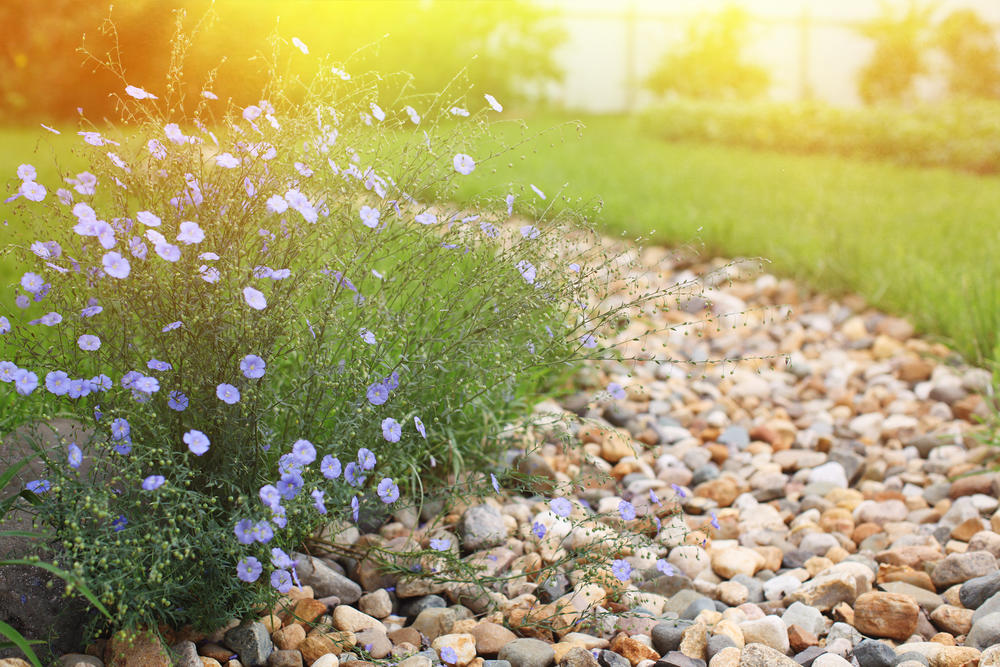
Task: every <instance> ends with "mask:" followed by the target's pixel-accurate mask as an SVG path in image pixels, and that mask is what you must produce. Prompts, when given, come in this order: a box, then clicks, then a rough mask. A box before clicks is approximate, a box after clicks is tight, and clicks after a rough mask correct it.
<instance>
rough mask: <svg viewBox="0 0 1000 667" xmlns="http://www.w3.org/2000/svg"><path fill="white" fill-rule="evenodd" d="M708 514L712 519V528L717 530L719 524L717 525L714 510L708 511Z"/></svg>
mask: <svg viewBox="0 0 1000 667" xmlns="http://www.w3.org/2000/svg"><path fill="white" fill-rule="evenodd" d="M709 514H710V515H711V516H712V521H711V523H712V528H715V529H716V530H719V528H720V526H719V517H717V516H715V512H709Z"/></svg>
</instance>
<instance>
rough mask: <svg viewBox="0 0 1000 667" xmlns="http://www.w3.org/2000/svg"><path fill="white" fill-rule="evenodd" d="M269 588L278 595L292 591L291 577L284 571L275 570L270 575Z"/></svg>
mask: <svg viewBox="0 0 1000 667" xmlns="http://www.w3.org/2000/svg"><path fill="white" fill-rule="evenodd" d="M271 587H272V588H274V589H276V590H277V591H278V592H279V593H287V592H288V591H290V590H292V575H290V574H289V573H288V572H287V571H286V570H275V571H274V572H272V573H271Z"/></svg>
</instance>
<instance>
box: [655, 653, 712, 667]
mask: <svg viewBox="0 0 1000 667" xmlns="http://www.w3.org/2000/svg"><path fill="white" fill-rule="evenodd" d="M653 667H705V661H704V660H699V659H698V658H690V657H688V656H686V655H684V654H683V653H681V652H680V651H671V652H670V653H668V654H666V655H665V656H663V657H662V658H660V659H659V660H657V661H656V662H655V663H653Z"/></svg>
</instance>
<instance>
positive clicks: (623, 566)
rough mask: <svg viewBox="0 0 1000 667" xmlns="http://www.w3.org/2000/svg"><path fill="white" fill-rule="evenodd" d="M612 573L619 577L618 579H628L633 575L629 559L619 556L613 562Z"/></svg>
mask: <svg viewBox="0 0 1000 667" xmlns="http://www.w3.org/2000/svg"><path fill="white" fill-rule="evenodd" d="M611 573H612V574H614V575H615V577H617V578H618V581H628V580H629V577H631V576H632V566H631V565H629V564H628V561H626V560H622V559H621V558H618V559H616V560H615V561H614V562H613V563H612V564H611Z"/></svg>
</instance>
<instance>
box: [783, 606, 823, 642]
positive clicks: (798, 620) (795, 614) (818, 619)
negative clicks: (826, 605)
mask: <svg viewBox="0 0 1000 667" xmlns="http://www.w3.org/2000/svg"><path fill="white" fill-rule="evenodd" d="M781 620H782V621H784V622H785V626H786V627H789V628H790V627H792V626H793V625H797V626H799V627H800V628H802V629H803V630H808V631H809V632H811V633H813V634H814V635H816V636H817V637H819V636H820V635H822V634H824V633H826V617H825V616H823V613H822V612H821V611H820V610H819V609H816V608H815V607H810V606H808V605H805V604H802V603H801V602H793V603H792V604H791V605H789V607H788V609H786V610H785V613H784V614H782V615H781Z"/></svg>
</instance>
